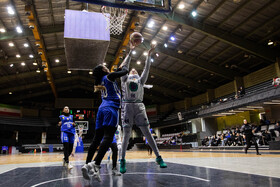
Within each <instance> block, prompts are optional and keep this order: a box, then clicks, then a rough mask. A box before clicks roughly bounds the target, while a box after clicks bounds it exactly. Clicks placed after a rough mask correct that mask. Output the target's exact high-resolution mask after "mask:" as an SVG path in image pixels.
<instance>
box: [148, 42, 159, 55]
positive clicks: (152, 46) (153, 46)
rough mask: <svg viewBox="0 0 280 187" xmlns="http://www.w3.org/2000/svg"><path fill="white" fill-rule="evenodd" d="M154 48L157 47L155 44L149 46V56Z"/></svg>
mask: <svg viewBox="0 0 280 187" xmlns="http://www.w3.org/2000/svg"><path fill="white" fill-rule="evenodd" d="M156 46H157V44H151V49H150V50H149V55H151V54H152V53H153V52H154V51H155V48H156Z"/></svg>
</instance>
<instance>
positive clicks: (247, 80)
mask: <svg viewBox="0 0 280 187" xmlns="http://www.w3.org/2000/svg"><path fill="white" fill-rule="evenodd" d="M276 76H277V74H276V68H275V64H271V65H269V66H267V67H265V68H263V69H260V70H258V71H256V72H253V73H250V74H249V75H246V76H244V77H243V80H244V87H245V88H248V87H250V86H254V85H256V84H259V83H262V82H265V81H267V80H272V78H273V77H276Z"/></svg>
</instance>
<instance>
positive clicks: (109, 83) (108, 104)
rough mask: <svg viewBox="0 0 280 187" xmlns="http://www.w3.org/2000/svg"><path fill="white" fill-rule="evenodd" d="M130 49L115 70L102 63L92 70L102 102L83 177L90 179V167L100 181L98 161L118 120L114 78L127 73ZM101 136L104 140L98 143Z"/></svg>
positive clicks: (117, 95) (117, 93)
mask: <svg viewBox="0 0 280 187" xmlns="http://www.w3.org/2000/svg"><path fill="white" fill-rule="evenodd" d="M132 49H134V46H132V45H130V52H129V53H128V55H127V56H126V58H125V59H124V61H123V63H122V64H121V66H120V67H119V68H118V70H117V71H116V72H112V73H110V71H109V69H108V68H107V67H105V66H103V65H98V66H96V67H95V68H94V70H93V75H94V77H95V86H94V90H95V91H101V97H102V103H101V105H100V106H99V108H98V112H97V116H96V125H95V136H94V138H93V141H92V143H91V145H90V147H89V151H88V155H87V159H86V164H85V165H84V166H83V167H82V173H83V177H84V178H85V179H87V180H89V179H90V178H89V171H90V170H91V169H92V170H93V172H94V177H95V178H96V179H97V180H98V181H101V178H100V173H99V170H100V168H101V167H100V163H101V161H102V159H103V157H104V155H105V154H106V152H107V150H108V148H109V146H110V144H111V143H112V141H113V137H114V134H115V132H116V130H117V127H118V122H119V115H118V110H119V108H120V102H121V93H120V90H119V88H118V86H117V83H116V79H117V78H120V77H122V76H124V75H126V74H127V73H128V68H127V67H126V65H127V63H128V62H129V61H130V60H131V51H132ZM103 138H104V140H103V141H102V143H101V144H100V142H101V140H102V139H103ZM99 144H100V147H99V150H98V153H97V155H96V157H95V159H94V161H95V162H94V163H93V162H91V161H92V158H93V155H94V153H95V151H96V149H97V147H98V146H99Z"/></svg>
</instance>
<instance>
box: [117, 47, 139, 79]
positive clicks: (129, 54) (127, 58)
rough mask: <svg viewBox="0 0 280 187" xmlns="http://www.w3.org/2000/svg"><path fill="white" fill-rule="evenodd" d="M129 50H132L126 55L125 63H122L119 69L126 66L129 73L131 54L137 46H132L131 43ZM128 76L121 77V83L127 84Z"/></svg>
mask: <svg viewBox="0 0 280 187" xmlns="http://www.w3.org/2000/svg"><path fill="white" fill-rule="evenodd" d="M129 48H130V51H129V52H128V54H127V55H126V57H125V59H124V61H123V62H122V63H121V65H120V66H119V68H122V67H123V66H126V67H127V69H128V71H129V65H130V61H131V53H132V50H133V49H134V48H135V46H133V45H132V44H131V42H130V43H129ZM127 76H128V75H125V76H122V77H121V82H125V81H126V80H127Z"/></svg>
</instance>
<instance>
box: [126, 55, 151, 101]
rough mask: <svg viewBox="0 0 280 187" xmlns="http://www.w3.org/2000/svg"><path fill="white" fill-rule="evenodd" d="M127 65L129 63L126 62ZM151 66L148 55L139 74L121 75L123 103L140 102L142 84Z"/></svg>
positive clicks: (142, 93)
mask: <svg viewBox="0 0 280 187" xmlns="http://www.w3.org/2000/svg"><path fill="white" fill-rule="evenodd" d="M128 66H129V64H128ZM150 66H151V57H150V56H148V57H147V59H146V63H145V68H144V70H143V72H142V74H141V76H140V77H139V75H128V76H127V75H126V76H123V77H121V84H122V94H123V96H122V101H123V102H124V103H141V102H142V101H143V97H144V84H145V83H146V81H147V79H148V76H149V70H150Z"/></svg>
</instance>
